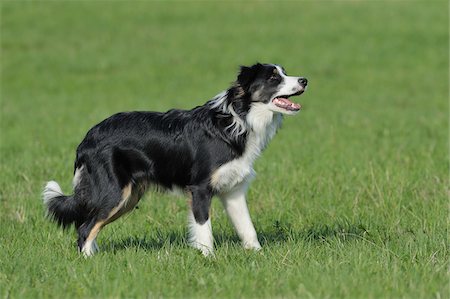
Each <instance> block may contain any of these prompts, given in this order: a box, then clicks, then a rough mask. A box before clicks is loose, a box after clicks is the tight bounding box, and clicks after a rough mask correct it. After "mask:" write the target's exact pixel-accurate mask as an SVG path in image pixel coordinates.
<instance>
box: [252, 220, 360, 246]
mask: <svg viewBox="0 0 450 299" xmlns="http://www.w3.org/2000/svg"><path fill="white" fill-rule="evenodd" d="M368 234H369V232H368V230H367V229H366V227H365V226H364V225H362V224H360V223H358V224H353V223H348V222H343V223H334V224H331V225H329V224H323V223H320V224H315V225H312V226H310V227H307V228H305V229H302V230H295V229H293V228H292V226H291V225H290V224H289V223H281V222H280V221H275V222H274V224H273V226H272V227H269V228H266V230H265V231H263V232H260V233H259V234H258V236H259V239H260V241H261V244H262V245H264V244H271V243H277V242H282V243H284V242H295V241H296V240H303V241H308V242H326V241H331V240H339V241H341V242H346V241H350V240H354V239H361V238H365V237H367V236H368Z"/></svg>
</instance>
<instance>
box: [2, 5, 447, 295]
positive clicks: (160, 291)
mask: <svg viewBox="0 0 450 299" xmlns="http://www.w3.org/2000/svg"><path fill="white" fill-rule="evenodd" d="M448 13H449V7H448V2H447V1H280V2H271V1H258V2H253V1H251V2H244V3H241V2H234V1H233V2H225V1H224V2H212V1H211V2H208V1H199V2H197V1H167V2H162V1H161V2H159V1H155V2H152V1H92V2H90V1H67V2H62V1H61V2H60V1H3V2H2V3H1V31H0V39H1V132H0V134H1V139H0V142H1V143H0V150H1V165H0V171H1V175H0V204H1V209H0V294H1V296H2V297H3V298H38V297H40V298H43V297H45V298H50V297H55V298H61V297H83V298H118V297H211V296H218V297H221V298H222V297H227V298H236V297H254V298H261V297H262V298H273V297H287V298H291V297H292V298H294V297H300V298H380V297H382V298H444V297H446V296H448V293H449V288H448V276H447V273H446V269H447V268H448V257H449V256H448V239H447V237H448V235H447V227H448V221H447V220H446V219H447V216H448V193H447V190H448V166H449V164H448V162H449V161H448V112H449V109H448V108H449V107H448V90H449V89H448V88H449V86H448V84H449V75H448V67H449V65H448V63H449V54H448V50H449V48H448V47H449V46H448V45H449V43H448V41H449V40H448V24H449V19H448ZM256 61H260V62H270V63H277V64H281V65H283V66H284V67H285V68H286V70H287V72H288V74H291V75H298V76H305V77H307V78H308V79H309V88H308V91H307V93H305V94H304V95H303V96H302V97H300V98H298V101H299V102H300V103H301V104H302V106H303V107H304V109H303V111H302V112H301V113H300V114H299V115H297V116H295V117H286V118H285V122H284V126H283V128H282V130H281V131H280V132H279V134H278V135H277V136H276V137H275V138H274V140H273V141H272V142H271V144H270V146H269V148H268V149H267V150H266V152H265V153H264V154H263V157H262V159H260V160H258V161H257V163H256V171H257V172H258V177H257V179H256V180H255V182H254V183H253V185H252V187H251V190H250V193H249V199H248V201H249V206H250V210H251V214H252V217H253V219H254V222H255V226H256V228H257V231H258V234H259V238H260V240H261V242H262V244H263V247H264V250H263V251H262V252H261V253H252V252H246V251H244V250H243V249H241V248H240V245H239V241H238V239H237V238H236V236H235V233H234V232H233V229H232V228H231V225H230V224H229V223H228V221H227V218H226V216H225V214H224V213H223V211H222V208H221V207H220V205H219V204H218V203H217V202H214V205H213V230H214V236H215V239H216V258H214V259H205V258H203V257H202V256H201V255H200V254H198V253H197V252H195V251H194V250H192V249H190V248H189V247H188V246H187V245H186V242H185V235H186V228H185V222H186V203H185V200H184V199H180V198H178V199H176V198H173V197H171V196H169V195H163V194H149V195H148V196H146V198H145V200H143V201H142V202H141V204H140V209H139V210H137V211H135V212H134V213H132V214H130V215H129V216H125V217H123V218H124V219H120V220H118V221H117V222H116V223H114V224H112V225H110V226H108V227H107V228H106V229H105V230H104V231H102V233H101V235H100V236H99V244H100V249H101V250H102V252H101V253H100V254H99V255H98V256H96V257H94V258H92V259H89V260H84V259H83V258H81V257H80V256H79V255H78V253H77V252H76V247H75V234H74V233H73V232H72V231H71V230H70V231H66V232H63V231H61V230H59V229H58V228H57V227H55V226H54V225H53V224H52V223H49V222H48V221H47V220H46V219H45V218H44V211H43V207H42V204H41V201H40V192H41V189H42V186H43V184H44V182H45V181H46V180H49V179H56V180H57V181H59V182H60V183H61V186H62V187H63V190H65V191H66V192H67V193H69V192H70V182H71V179H72V173H73V172H72V171H73V169H72V166H73V159H74V156H75V148H76V146H77V145H78V143H79V142H80V141H81V139H82V138H83V136H84V134H85V133H86V131H87V130H88V129H89V128H90V127H92V126H93V125H94V124H96V123H98V122H99V121H101V120H102V119H104V118H106V117H108V116H109V115H111V114H113V113H115V112H118V111H130V110H157V111H165V110H168V109H170V108H183V109H189V108H192V107H194V106H197V105H202V104H203V103H204V102H206V101H207V100H208V99H210V98H212V97H213V96H214V95H215V94H217V93H219V92H220V91H222V90H224V89H225V88H227V87H228V86H229V85H230V83H231V82H232V81H234V79H235V76H236V72H237V70H238V66H239V65H250V64H253V63H255V62H256Z"/></svg>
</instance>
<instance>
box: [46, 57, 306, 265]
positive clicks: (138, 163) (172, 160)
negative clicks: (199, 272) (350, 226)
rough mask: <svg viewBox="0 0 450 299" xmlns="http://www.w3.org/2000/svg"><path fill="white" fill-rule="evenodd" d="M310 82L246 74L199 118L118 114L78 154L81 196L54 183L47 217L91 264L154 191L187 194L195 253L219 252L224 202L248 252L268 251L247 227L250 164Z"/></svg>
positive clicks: (270, 70) (265, 71)
mask: <svg viewBox="0 0 450 299" xmlns="http://www.w3.org/2000/svg"><path fill="white" fill-rule="evenodd" d="M306 85H307V80H306V79H305V78H303V77H292V76H287V75H286V72H285V71H284V69H283V68H282V67H281V66H279V65H274V64H260V63H257V64H255V65H253V66H251V67H241V69H240V73H239V75H238V77H237V80H236V82H235V83H234V84H233V85H232V86H231V87H230V88H229V89H228V90H226V91H224V92H222V93H220V94H218V95H217V96H215V97H214V98H213V99H212V100H210V101H208V102H207V103H206V104H204V105H203V106H199V107H196V108H194V109H192V110H188V111H185V110H170V111H167V112H165V113H159V112H127V113H118V114H115V115H113V116H111V117H109V118H107V119H106V120H104V121H102V122H101V123H99V124H98V125H96V126H94V127H93V128H92V129H90V130H89V132H88V133H87V134H86V137H85V138H84V140H83V141H82V142H81V144H80V145H79V146H78V149H77V152H76V159H75V173H74V178H73V188H74V194H73V195H70V196H66V195H64V194H63V192H62V191H61V188H60V186H59V185H58V183H56V182H55V181H50V182H48V183H47V185H46V186H45V188H44V191H43V199H44V203H45V204H46V206H47V210H48V214H49V215H50V216H51V217H52V218H53V219H54V220H55V221H56V222H57V223H58V224H60V225H61V226H63V227H67V226H69V225H71V224H74V225H75V228H76V229H77V232H78V248H79V250H80V251H81V252H82V253H83V254H84V255H85V256H91V255H92V254H94V253H95V252H96V251H98V246H97V243H96V241H95V239H96V237H97V234H98V233H99V231H100V230H101V229H102V227H104V226H105V225H107V224H108V223H111V222H112V221H114V220H116V219H117V218H119V217H120V216H122V215H123V214H124V213H126V212H129V211H130V210H132V209H133V207H135V206H136V204H137V203H138V201H139V199H140V198H141V197H142V195H143V194H144V192H145V191H146V189H148V188H149V187H150V186H158V187H163V188H165V189H177V190H180V189H181V190H182V191H183V192H184V193H186V194H187V195H189V196H190V197H191V204H190V208H191V209H190V211H189V232H190V238H189V241H190V244H192V246H193V247H195V248H197V249H199V250H200V251H201V252H202V253H203V254H204V255H208V254H212V252H213V235H212V231H211V220H210V217H209V210H210V205H211V198H212V197H213V196H215V195H217V196H218V197H219V198H220V199H221V201H222V203H223V205H224V207H225V210H226V212H227V214H228V216H229V218H230V220H231V222H232V223H233V225H234V227H235V229H236V231H237V234H238V235H239V237H240V238H241V240H242V244H243V246H244V248H249V249H255V250H258V249H260V248H261V245H260V243H259V241H258V238H257V236H256V231H255V228H254V226H253V223H252V221H251V219H250V215H249V212H248V208H247V203H246V199H245V196H246V191H247V188H248V185H249V183H250V181H251V180H252V178H253V176H254V174H255V172H254V170H253V163H254V161H255V159H256V158H257V157H258V156H259V155H260V153H261V151H262V150H263V149H264V148H265V147H266V145H267V143H268V142H269V140H270V139H271V138H272V137H273V136H274V134H275V133H276V131H277V129H278V128H279V127H280V125H281V121H282V117H283V114H288V115H292V114H295V113H297V112H298V111H299V110H300V108H301V106H300V105H299V104H296V103H293V102H291V101H290V100H289V97H291V96H295V95H300V94H301V93H303V92H304V91H305V89H306Z"/></svg>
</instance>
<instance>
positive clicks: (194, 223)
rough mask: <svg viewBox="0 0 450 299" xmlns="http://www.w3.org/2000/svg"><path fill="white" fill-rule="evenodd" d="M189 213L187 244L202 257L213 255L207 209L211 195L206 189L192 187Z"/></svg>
mask: <svg viewBox="0 0 450 299" xmlns="http://www.w3.org/2000/svg"><path fill="white" fill-rule="evenodd" d="M190 189H191V194H192V201H191V210H190V211H189V243H190V245H191V246H192V247H194V248H197V249H199V250H200V251H201V252H202V253H203V255H205V256H207V255H210V254H213V235H212V228H211V219H210V215H209V209H210V206H211V198H212V193H211V191H210V190H209V189H208V188H200V187H192V188H190Z"/></svg>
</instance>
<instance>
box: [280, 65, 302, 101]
mask: <svg viewBox="0 0 450 299" xmlns="http://www.w3.org/2000/svg"><path fill="white" fill-rule="evenodd" d="M275 67H276V68H277V70H278V73H279V74H280V76H281V78H283V85H282V86H281V88H280V89H279V90H278V92H277V93H276V94H275V96H274V98H276V97H277V96H283V95H290V94H294V93H297V92H299V91H302V90H304V89H305V88H306V87H305V88H303V86H302V85H301V84H300V83H299V82H298V80H299V79H300V77H293V76H286V75H285V74H284V72H283V69H282V68H281V67H280V66H279V65H275Z"/></svg>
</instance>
